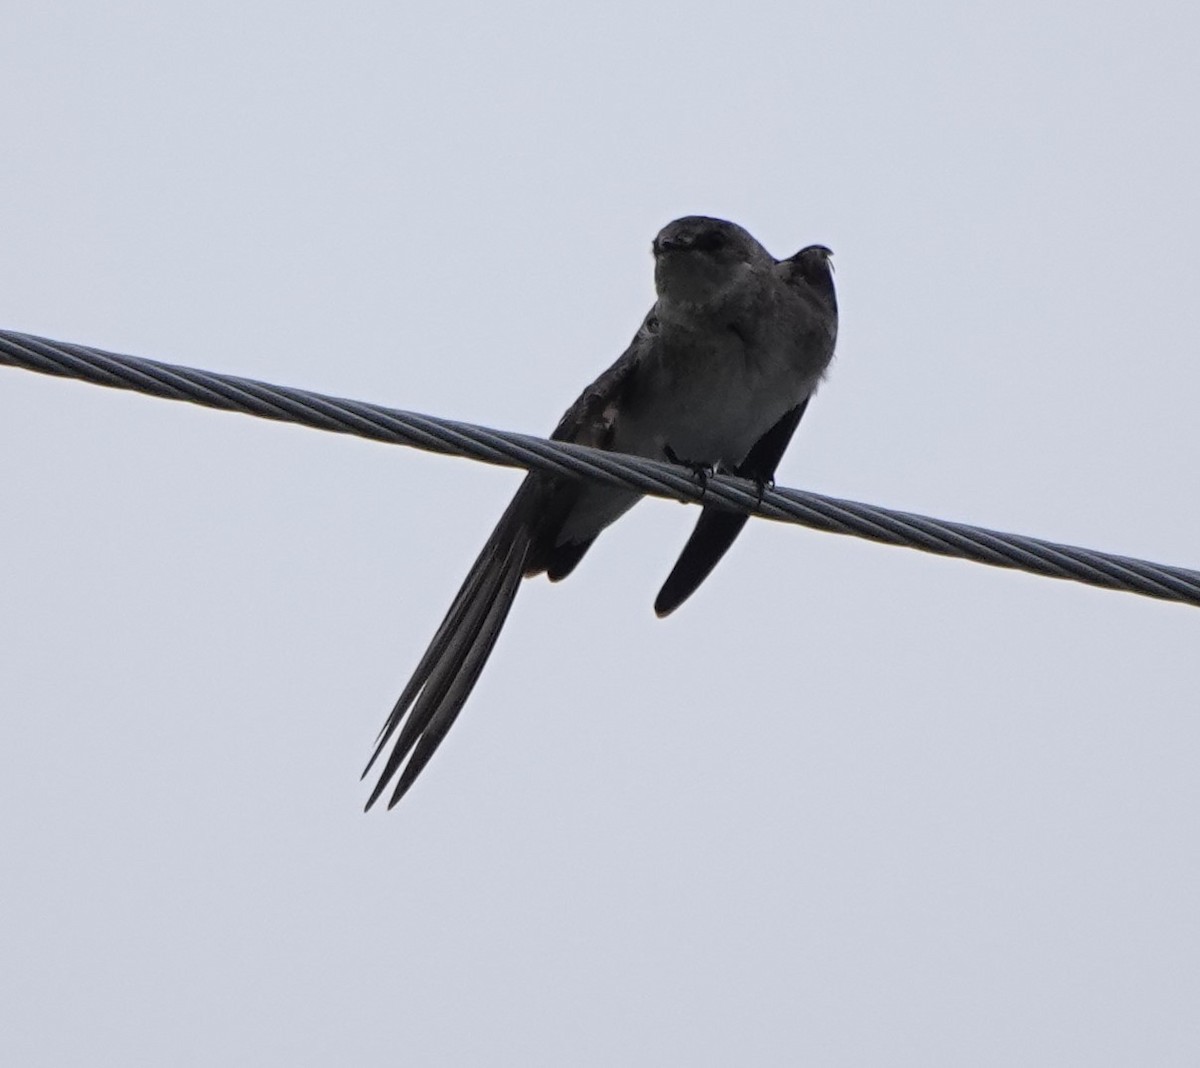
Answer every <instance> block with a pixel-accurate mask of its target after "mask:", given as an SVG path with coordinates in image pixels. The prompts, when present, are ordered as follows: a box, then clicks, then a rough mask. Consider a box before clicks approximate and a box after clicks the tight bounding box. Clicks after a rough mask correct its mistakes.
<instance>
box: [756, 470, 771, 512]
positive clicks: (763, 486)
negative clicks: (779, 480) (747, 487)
mask: <svg viewBox="0 0 1200 1068" xmlns="http://www.w3.org/2000/svg"><path fill="white" fill-rule="evenodd" d="M754 485H755V486H757V487H758V495H757V496H756V498H755V501H754V503H755V504H756V505H758V506H759V507H760V508H761V507H762V502H763V497H764V496H765V495H766V492H767V490H773V489H774V488H775V480H774V479H773V478H758V477H755V479H754Z"/></svg>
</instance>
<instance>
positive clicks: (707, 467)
mask: <svg viewBox="0 0 1200 1068" xmlns="http://www.w3.org/2000/svg"><path fill="white" fill-rule="evenodd" d="M663 455H664V456H666V458H667V460H669V461H670V462H671V463H673V464H678V465H679V466H680V467H686V468H687V469H688V470H689V471H691V473H692V474H693V475H694V476H695V478H696V481H697V482H698V483H700V499H701V500H704V494H705V492H706V491H707V490H708V480H709V479H710V478H712V477H713V475H714V474H715V473H716V468H715V467H713V465H712V464H705V463H699V462H698V461H696V460H684V459H682V458H681V457H680V456H679V455H678V454H677V453H676V452H675V450H674V449H672V448H671V446H670V445H664V446H663Z"/></svg>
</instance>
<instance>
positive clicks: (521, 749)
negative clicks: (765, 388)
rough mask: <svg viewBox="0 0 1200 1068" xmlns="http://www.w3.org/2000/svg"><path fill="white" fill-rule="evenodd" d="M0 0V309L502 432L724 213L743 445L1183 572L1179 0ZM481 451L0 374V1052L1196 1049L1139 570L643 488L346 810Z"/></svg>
mask: <svg viewBox="0 0 1200 1068" xmlns="http://www.w3.org/2000/svg"><path fill="white" fill-rule="evenodd" d="M735 8H736V10H735ZM4 23H5V32H4V34H3V35H2V36H0V101H3V103H0V132H2V134H3V138H4V144H5V146H6V150H5V152H4V154H3V156H4V158H3V161H2V162H0V233H2V235H3V253H2V255H0V324H2V325H3V326H5V327H9V328H12V329H18V330H26V331H30V332H34V333H40V334H44V335H47V336H50V337H55V338H62V339H67V340H74V341H80V342H84V343H88V344H94V345H98V346H101V347H105V348H109V349H114V350H117V351H125V352H131V353H135V354H139V355H144V356H149V357H153V358H157V359H163V360H169V361H173V362H178V363H186V364H191V365H195V366H201V367H209V368H213V369H215V370H222V371H227V372H231V373H235V374H242V375H247V376H251V377H257V378H263V379H267V380H272V381H278V382H283V383H288V384H293V385H298V386H303V387H307V388H311V389H317V390H323V391H327V392H332V393H337V394H340V395H345V396H353V397H360V398H364V399H369V400H373V401H377V402H380V403H384V404H391V405H394V406H396V407H403V408H409V409H414V410H417V411H426V412H432V413H437V414H441V415H445V416H450V417H455V418H461V419H469V420H476V421H480V422H485V423H489V424H491V425H495V426H503V427H509V428H513V429H518V430H524V431H529V432H545V431H548V430H550V429H551V428H552V427H553V425H554V423H555V422H556V420H557V419H558V416H559V415H560V414H561V412H562V410H563V408H564V407H565V406H566V405H567V404H568V403H569V402H570V401H571V400H573V399H574V397H575V395H576V393H577V392H578V390H579V389H580V388H581V387H582V386H583V385H584V384H585V383H587V382H588V381H590V380H591V378H593V377H594V376H595V375H596V374H597V373H598V372H599V371H601V370H602V369H603V368H604V367H606V366H607V365H608V364H609V363H610V362H611V361H612V360H613V359H614V358H615V357H616V356H617V355H618V354H619V353H620V351H621V349H622V348H623V347H624V345H625V344H626V342H627V341H628V339H629V338H630V337H631V336H632V334H633V331H634V329H635V328H636V326H637V324H638V322H639V320H640V317H641V316H642V314H643V313H644V311H645V309H646V307H647V306H648V303H649V301H650V299H651V294H652V283H651V261H650V256H649V243H650V239H651V238H652V236H653V235H654V233H655V231H656V230H657V229H658V228H659V227H660V226H661V225H662V224H663V223H665V222H667V221H668V220H670V219H671V218H673V217H675V216H678V215H682V214H687V213H692V212H703V213H707V214H716V215H723V216H726V217H729V218H733V219H735V220H737V221H738V222H740V223H742V224H744V225H745V226H747V227H748V228H750V229H751V231H752V232H753V233H754V234H755V235H756V236H758V237H759V238H760V239H761V240H762V241H763V242H764V243H765V244H766V245H767V246H768V247H769V248H770V249H771V250H772V251H774V252H775V253H776V254H779V255H783V254H790V253H791V252H792V251H794V250H795V249H796V248H798V247H800V246H801V245H803V244H807V243H809V242H822V243H825V244H828V245H830V246H831V247H832V248H833V249H834V250H835V253H836V265H837V269H838V275H837V279H838V285H839V295H840V298H841V305H842V335H841V343H840V347H839V352H838V357H837V359H836V361H835V364H834V367H833V371H832V373H831V375H830V378H829V380H828V382H827V384H826V386H825V387H824V389H823V390H822V392H821V394H820V396H819V397H818V398H817V400H816V401H815V402H814V403H813V405H812V406H811V407H810V409H809V412H808V415H807V416H806V418H805V420H804V423H803V425H802V426H801V428H800V431H799V433H798V435H797V438H796V440H795V441H794V442H793V445H792V448H791V450H790V452H789V453H788V455H787V456H786V457H785V459H784V461H783V464H782V466H781V469H780V473H779V475H780V482H781V484H784V485H800V486H804V487H806V488H810V489H814V490H818V491H821V492H826V493H832V494H836V495H839V496H845V497H851V498H857V499H862V500H870V501H875V502H878V503H881V504H888V505H892V506H895V507H900V508H906V509H910V510H914V511H924V512H928V513H932V514H936V515H941V516H945V517H948V518H954V519H959V520H964V521H968V522H974V523H980V524H984V525H989V526H994V527H999V528H1001V529H1009V530H1018V531H1022V532H1025V533H1029V534H1035V535H1039V536H1043V537H1048V538H1053V539H1056V540H1061V541H1069V542H1075V543H1080V544H1085V545H1089V546H1093V547H1095V548H1100V549H1107V550H1111V551H1116V552H1123V553H1127V554H1131V555H1139V556H1144V557H1148V558H1150V559H1156V560H1161V561H1164V562H1169V563H1175V564H1180V565H1185V566H1197V565H1200V540H1198V538H1197V530H1200V499H1198V495H1197V492H1196V482H1197V478H1196V470H1197V466H1198V464H1200V427H1198V421H1197V405H1196V398H1197V396H1198V395H1200V369H1198V367H1200V365H1198V360H1197V341H1196V338H1197V335H1198V334H1200V301H1197V299H1196V293H1197V291H1198V289H1200V264H1198V260H1197V257H1196V253H1195V250H1196V249H1197V248H1198V247H1200V207H1198V204H1197V189H1200V135H1198V134H1197V128H1198V127H1197V121H1196V116H1197V105H1198V103H1200V65H1198V64H1197V63H1196V55H1197V49H1198V45H1200V41H1198V37H1200V16H1197V14H1196V12H1195V9H1194V6H1193V5H1187V4H1183V3H1177V4H1157V5H1156V4H1149V5H1148V4H1138V5H1133V4H1128V5H1122V4H1112V3H1110V4H1095V3H1090V4H1084V3H1071V4H1068V3H1061V4H1054V5H1050V6H1047V5H1045V4H1043V3H1037V4H1035V3H1022V2H1017V3H1013V2H1008V3H1004V4H971V5H964V4H952V3H931V2H925V3H921V4H919V5H917V4H900V5H889V6H885V5H879V4H863V3H854V2H850V3H847V2H844V0H843V2H840V3H827V4H804V5H799V4H794V3H784V2H780V3H776V4H765V5H750V6H746V5H729V4H677V5H670V6H667V5H654V4H627V5H622V4H612V3H609V4H605V5H603V6H597V7H594V8H588V7H581V6H579V5H561V4H510V5H500V6H493V5H484V4H477V5H463V4H457V5H456V4H450V5H441V6H439V7H436V8H435V7H434V6H432V5H431V6H430V7H428V8H419V7H417V6H413V5H407V6H406V5H396V4H390V3H389V4H385V3H375V4H361V5H354V6H347V5H344V4H336V5H335V4H332V3H307V4H305V3H301V4H296V3H289V4H246V3H236V4H235V3H225V4H205V5H182V4H161V3H143V4H133V3H114V4H109V5H95V4H81V3H55V4H33V3H20V2H18V3H11V4H9V5H7V6H6V8H5V14H4ZM518 478H519V476H518V475H517V474H515V473H513V472H503V471H498V470H495V469H490V468H486V467H482V466H479V465H475V464H471V463H468V462H466V461H457V460H448V459H442V458H436V457H431V456H428V455H425V454H421V453H416V452H410V451H406V450H401V449H396V448H389V447H386V446H382V445H376V444H370V443H367V442H362V441H354V440H348V439H341V438H338V437H334V436H330V435H324V434H319V433H315V432H312V431H305V430H301V429H297V428H293V427H287V426H280V425H276V424H271V423H267V422H262V421H257V420H253V419H248V418H245V417H238V416H233V415H227V414H222V413H216V412H210V411H204V410H200V409H193V408H189V407H187V406H183V405H177V404H170V403H167V402H164V401H159V400H153V399H150V398H145V397H138V396H133V395H127V394H118V393H115V392H111V391H106V390H102V389H98V388H96V387H91V386H86V385H83V384H79V383H72V382H64V381H60V380H51V379H46V378H40V377H38V376H35V375H32V374H29V373H26V372H22V371H16V370H9V369H0V494H2V495H3V500H4V502H5V508H4V520H3V523H0V558H2V559H3V560H4V561H5V564H4V566H3V568H2V569H0V712H2V714H0V850H2V851H3V856H4V858H5V862H4V864H3V866H2V868H0V960H2V961H3V964H2V965H0V983H2V986H0V1062H3V1063H5V1064H21V1065H56V1066H57V1065H64V1064H81V1065H107V1064H112V1065H130V1064H181V1065H182V1064H214V1063H229V1064H255V1065H275V1064H280V1065H284V1064H286V1065H334V1064H347V1063H356V1062H361V1061H367V1060H368V1059H369V1060H372V1061H376V1062H378V1061H381V1060H383V1059H386V1060H388V1061H389V1062H392V1063H396V1062H398V1063H404V1064H414V1065H416V1064H420V1065H426V1064H428V1065H442V1064H446V1065H462V1064H489V1065H491V1064H495V1065H510V1064H511V1065H561V1064H572V1065H575V1064H578V1065H612V1064H639V1065H641V1064H645V1065H652V1064H653V1065H659V1064H688V1065H728V1064H762V1065H776V1064H778V1065H788V1064H819V1065H864V1064H872V1065H920V1066H929V1065H961V1064H971V1065H992V1064H997V1065H999V1064H1020V1065H1049V1064H1070V1063H1076V1064H1082V1063H1086V1064H1090V1065H1102V1064H1132V1063H1137V1064H1156V1065H1174V1064H1178V1065H1193V1064H1195V1063H1197V1061H1200V1015H1198V1014H1197V1012H1196V1006H1197V1004H1200V965H1198V964H1197V962H1198V961H1200V920H1198V915H1200V912H1198V909H1197V901H1198V900H1200V708H1198V703H1200V702H1198V697H1197V694H1198V693H1200V662H1198V656H1197V648H1198V646H1197V642H1198V639H1200V612H1197V610H1195V609H1189V608H1184V607H1179V606H1175V605H1169V604H1162V603H1158V602H1154V601H1149V600H1142V599H1138V598H1135V597H1132V596H1126V595H1119V594H1114V593H1109V592H1103V591H1098V590H1092V589H1087V588H1083V587H1078V586H1073V585H1069V584H1064V583H1056V582H1052V581H1049V580H1045V579H1037V578H1032V577H1029V576H1024V575H1017V574H1010V573H1005V572H999V571H994V570H990V569H987V568H983V567H979V566H974V565H970V564H965V563H961V562H955V561H947V560H942V559H937V558H932V557H926V556H922V555H920V554H917V553H914V552H908V551H903V550H899V549H890V548H884V547H880V546H875V545H871V544H868V543H864V542H860V541H855V540H850V539H843V538H836V537H832V536H826V535H819V534H815V533H811V532H808V531H803V530H799V529H794V528H783V527H777V526H773V525H769V524H764V523H756V524H752V526H751V527H750V528H749V529H748V530H747V531H746V533H745V534H744V535H743V537H742V539H741V541H740V542H739V544H738V545H737V547H736V548H735V549H734V551H733V552H732V553H731V554H730V555H729V557H728V558H727V559H726V560H725V561H724V562H723V564H722V565H721V567H720V568H719V569H718V571H717V572H716V573H715V574H714V576H713V577H712V578H711V579H710V580H709V582H708V583H707V584H706V585H705V586H704V587H703V589H702V590H701V591H700V592H699V594H698V595H697V596H696V597H695V598H694V599H693V600H692V601H690V602H689V603H688V604H687V605H686V607H685V608H684V609H683V610H681V611H680V612H679V613H677V614H676V615H675V616H673V617H671V618H670V619H669V620H667V621H665V622H659V621H657V620H655V618H654V616H653V613H652V611H651V607H650V606H651V603H652V601H653V597H654V594H655V592H656V591H657V589H658V586H659V584H660V582H661V580H662V578H663V576H665V574H666V573H667V571H668V570H669V568H670V566H671V564H672V562H673V561H674V559H675V556H676V554H677V552H678V549H679V547H680V546H681V544H682V542H683V540H684V539H685V537H686V534H687V531H688V529H689V528H690V524H691V522H692V520H693V513H692V512H691V511H690V510H686V509H684V508H683V507H681V506H679V505H671V504H665V503H647V504H644V505H642V506H640V507H639V508H638V509H636V510H635V512H634V513H632V514H631V515H630V516H629V517H628V518H626V519H625V520H623V521H622V522H621V523H620V524H618V525H617V526H616V527H615V528H613V530H611V531H610V532H609V533H607V534H606V535H605V536H604V538H602V539H601V541H600V542H599V543H598V544H597V546H596V548H595V550H593V552H592V553H591V554H590V555H589V557H588V558H587V560H586V561H585V562H584V564H583V565H582V566H581V567H580V569H579V571H578V572H577V573H576V574H575V575H574V576H572V578H571V580H570V581H568V582H566V583H563V584H562V585H561V586H556V587H551V586H549V585H548V584H546V583H544V582H537V583H529V584H527V585H526V587H525V589H523V591H522V594H521V596H520V598H519V599H518V603H517V606H516V609H515V611H514V613H513V616H512V618H511V620H510V622H509V625H508V627H507V629H506V631H505V634H504V636H503V638H502V639H501V641H500V644H499V647H498V648H497V651H496V655H495V656H494V657H493V660H492V663H491V664H490V665H489V667H488V670H487V671H486V673H485V674H484V677H483V679H482V681H481V682H480V685H479V687H478V689H477V691H476V693H475V695H474V697H473V699H472V700H471V702H470V703H469V704H468V706H467V709H466V711H465V712H464V714H463V716H462V718H461V719H460V720H459V722H458V724H457V725H456V727H455V729H454V731H453V732H452V734H451V735H450V737H449V739H448V740H447V743H446V744H445V746H443V748H442V750H441V751H439V753H438V754H437V757H436V758H435V759H434V761H433V763H432V764H431V765H430V767H429V769H428V770H427V772H426V774H425V775H424V776H423V778H422V780H421V782H420V783H419V784H418V785H417V787H416V788H415V789H414V790H413V792H412V793H411V794H410V795H409V797H408V798H407V799H406V800H405V802H404V803H403V805H402V806H401V807H400V808H399V809H398V810H396V811H394V812H392V813H391V814H389V815H385V814H383V813H372V814H371V815H370V816H364V815H362V813H361V811H360V809H361V805H362V802H363V801H364V800H365V797H366V790H365V789H364V787H363V786H362V785H360V784H359V783H358V781H357V775H358V772H359V770H360V769H361V766H362V764H363V762H364V761H365V759H366V757H367V755H368V753H369V750H370V745H371V742H372V740H373V738H374V735H375V732H376V731H377V730H378V728H379V726H380V724H381V723H382V721H383V718H384V716H385V714H386V712H387V710H388V709H389V708H390V705H391V702H392V700H393V699H394V697H395V695H396V694H397V692H398V690H399V688H400V687H401V685H402V683H403V682H404V680H405V679H406V678H407V676H408V673H409V671H410V669H411V668H412V666H413V664H414V662H415V660H416V659H417V657H418V656H419V655H420V653H421V651H422V650H423V649H424V646H425V642H426V641H427V640H428V638H429V637H430V635H431V633H432V630H433V628H434V627H435V625H436V623H437V622H438V620H439V619H440V617H441V615H442V613H443V611H444V610H445V608H446V606H447V604H448V602H449V600H450V597H451V596H452V595H453V593H454V591H455V589H456V588H457V586H458V583H459V581H460V580H461V578H462V576H463V574H464V573H465V571H466V569H467V567H468V566H469V564H470V562H471V560H472V559H473V557H474V555H475V552H476V551H477V549H478V547H479V545H480V543H481V542H482V540H483V539H484V538H485V537H486V535H487V533H488V531H489V530H490V529H491V527H492V524H493V523H494V521H495V519H496V517H497V515H498V514H499V512H500V510H501V509H502V507H503V505H504V503H505V501H506V499H507V497H508V496H509V494H510V493H511V492H512V490H513V488H514V486H515V485H516V483H517V480H518Z"/></svg>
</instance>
